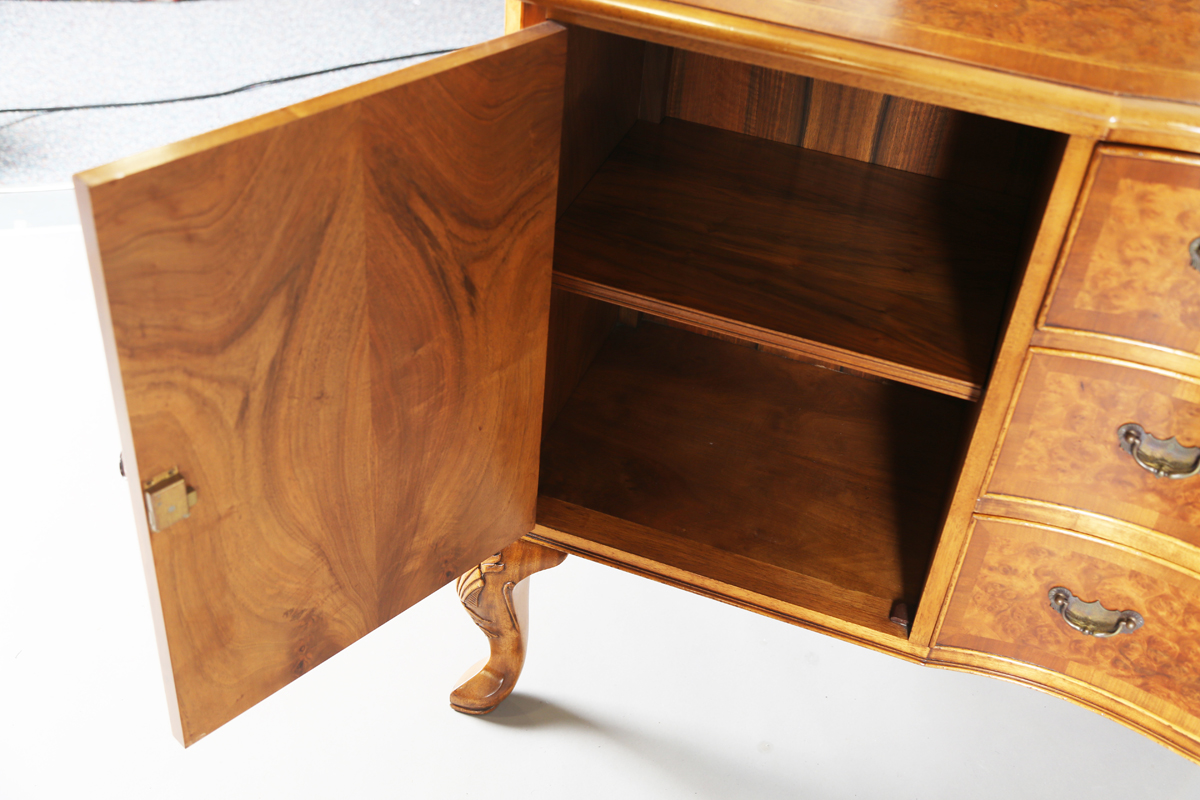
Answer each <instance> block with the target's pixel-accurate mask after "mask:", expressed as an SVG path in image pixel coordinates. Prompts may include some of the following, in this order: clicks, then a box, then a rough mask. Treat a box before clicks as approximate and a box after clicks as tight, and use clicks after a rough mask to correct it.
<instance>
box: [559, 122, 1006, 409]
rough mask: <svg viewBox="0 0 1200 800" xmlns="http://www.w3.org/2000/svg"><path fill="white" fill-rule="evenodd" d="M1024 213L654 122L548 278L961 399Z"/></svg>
mask: <svg viewBox="0 0 1200 800" xmlns="http://www.w3.org/2000/svg"><path fill="white" fill-rule="evenodd" d="M1024 210H1025V209H1024V204H1023V203H1021V202H1018V201H1016V200H1014V199H1012V198H1008V197H1004V196H1001V195H992V194H985V193H981V192H978V191H975V190H967V189H963V188H956V187H954V186H951V185H947V184H946V183H944V182H941V181H936V180H934V179H930V178H925V177H922V176H917V175H911V174H908V173H902V172H898V171H896V170H890V169H885V168H881V167H875V166H872V165H866V164H861V163H858V162H855V161H851V160H848V159H841V158H836V157H833V156H828V155H825V154H823V153H814V152H811V151H807V150H803V149H800V148H795V147H790V146H787V145H782V144H778V143H774V142H768V141H765V140H762V139H756V138H752V137H748V136H742V135H739V134H733V133H728V132H725V131H721V130H717V129H714V128H709V127H705V126H699V125H694V124H691V123H686V122H682V121H680V120H675V119H667V120H665V121H664V122H663V123H661V124H660V125H651V124H649V123H645V122H638V123H637V124H635V126H634V128H633V130H632V131H631V132H630V135H629V136H627V137H626V139H625V140H624V141H623V142H622V143H621V145H620V147H618V149H617V150H616V151H614V153H613V155H612V157H611V158H610V159H609V160H608V162H607V163H606V164H605V166H604V168H603V169H602V170H601V171H600V172H599V173H598V174H597V175H596V177H595V178H594V179H593V180H592V182H591V183H590V184H589V185H588V188H587V190H586V191H585V192H584V193H583V194H581V195H580V197H579V198H578V199H577V200H576V202H575V203H574V204H573V205H572V206H571V208H570V209H568V211H567V213H566V214H564V215H563V216H562V217H561V219H560V221H559V226H558V229H557V232H556V235H557V239H556V243H555V281H556V283H557V284H558V285H560V286H562V287H563V288H566V289H570V290H571V291H575V292H579V293H586V294H592V295H593V296H596V297H599V298H601V299H605V300H609V301H611V302H617V303H620V304H622V305H629V306H632V307H635V308H639V309H640V310H644V311H648V312H650V313H652V314H656V315H658V316H663V317H669V318H675V319H678V320H680V321H683V322H688V323H690V324H694V325H699V326H701V327H706V328H709V329H712V330H717V331H724V332H727V333H730V334H733V335H736V336H739V337H741V338H743V339H747V340H750V341H755V342H759V343H762V344H767V345H771V346H776V347H782V348H789V349H791V350H793V351H794V352H797V353H801V354H805V355H808V356H812V357H814V358H816V359H817V360H821V361H827V362H831V363H835V364H843V365H845V366H848V367H851V368H853V369H859V370H863V371H865V372H870V373H872V374H876V375H880V376H883V377H887V378H892V379H895V380H900V381H904V382H906V383H911V384H913V385H917V386H922V387H925V388H929V389H933V390H934V391H939V392H945V393H947V394H951V395H954V396H957V397H966V398H970V397H977V396H978V394H979V390H980V387H981V385H982V384H983V381H984V378H985V377H986V375H987V371H988V367H989V365H990V363H991V357H992V352H993V348H994V347H995V341H996V336H997V333H998V330H999V326H1000V321H1001V320H1000V318H1001V315H1002V313H1003V311H1004V307H1005V300H1006V298H1007V293H1008V289H1009V284H1010V282H1011V276H1012V271H1013V269H1014V267H1015V265H1016V260H1017V255H1018V252H1019V247H1020V241H1021V235H1022V224H1023V221H1024V220H1023V216H1024Z"/></svg>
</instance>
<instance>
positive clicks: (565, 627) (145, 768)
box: [0, 192, 1200, 800]
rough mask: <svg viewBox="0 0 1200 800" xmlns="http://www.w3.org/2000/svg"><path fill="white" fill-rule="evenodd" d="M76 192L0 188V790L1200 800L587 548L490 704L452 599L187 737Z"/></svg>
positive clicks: (1159, 774) (550, 590) (1065, 709)
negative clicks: (456, 698) (147, 562)
mask: <svg viewBox="0 0 1200 800" xmlns="http://www.w3.org/2000/svg"><path fill="white" fill-rule="evenodd" d="M73 203H74V200H73V197H72V196H71V194H70V193H68V192H54V193H22V194H13V193H7V194H0V341H2V342H3V343H4V344H3V345H2V346H0V347H2V348H3V363H4V364H5V367H6V372H5V384H4V385H5V387H6V388H5V391H4V392H3V394H2V395H0V415H2V416H0V424H2V426H3V427H2V428H0V430H3V431H4V438H3V442H4V454H5V457H4V458H3V459H0V531H2V532H3V533H2V536H3V543H4V557H3V558H0V631H3V636H2V637H0V718H3V719H4V725H2V726H0V752H3V753H4V760H3V761H4V769H3V770H0V796H3V797H5V798H27V797H28V798H33V797H84V796H86V797H92V798H105V797H120V798H122V799H123V800H128V798H161V797H171V798H179V799H180V800H185V799H186V798H193V797H195V798H202V797H203V798H208V797H214V796H225V797H233V798H242V797H247V798H249V797H283V796H287V797H292V798H329V797H353V798H373V797H412V798H471V797H488V796H493V795H494V794H495V793H496V791H497V790H498V789H499V790H500V791H501V792H503V793H505V794H508V793H511V792H512V791H514V788H513V787H520V788H519V791H520V792H521V795H522V796H523V797H526V798H540V797H545V798H555V800H559V798H562V797H572V798H604V799H605V800H608V799H609V798H613V797H628V798H654V799H655V800H673V799H674V798H697V797H699V798H714V799H719V800H724V798H781V799H782V798H797V797H803V798H814V799H819V800H820V799H824V798H839V799H840V798H854V797H858V798H896V799H898V798H916V797H920V798H925V799H926V800H928V799H929V798H934V799H937V798H947V800H949V799H950V798H954V799H955V800H958V798H972V800H988V799H989V798H996V799H997V800H1011V798H1023V800H1024V799H1030V798H1073V797H1088V798H1089V800H1107V799H1108V798H1112V800H1118V799H1119V800H1127V799H1128V798H1131V797H1156V798H1162V799H1163V800H1167V799H1168V798H1194V797H1197V796H1200V768H1198V767H1196V766H1195V765H1194V764H1192V763H1191V762H1189V761H1186V760H1185V759H1183V758H1181V757H1179V756H1176V755H1174V754H1173V753H1171V752H1169V751H1167V750H1166V749H1164V748H1162V747H1160V746H1158V745H1156V744H1154V743H1153V742H1151V741H1149V740H1148V739H1145V738H1143V737H1142V736H1140V735H1138V734H1136V733H1134V732H1133V731H1131V730H1127V729H1125V728H1123V727H1121V726H1120V725H1117V724H1116V723H1113V722H1110V721H1108V720H1106V719H1104V718H1102V717H1100V716H1098V715H1096V714H1094V713H1092V712H1090V711H1087V710H1084V709H1082V708H1078V707H1076V706H1073V705H1071V704H1070V703H1068V702H1066V701H1063V700H1058V699H1056V698H1052V697H1049V696H1046V695H1043V694H1041V693H1039V692H1035V691H1032V690H1030V689H1027V688H1024V687H1021V686H1016V685H1013V684H1009V683H1006V682H1003V681H998V680H993V679H989V678H984V677H979V676H972V675H963V674H958V673H950V672H944V671H941V670H934V669H927V668H921V667H918V666H914V665H911V664H908V663H905V662H902V661H899V660H897V659H893V658H890V657H888V656H884V655H880V654H878V653H874V652H872V651H869V650H866V649H863V648H859V647H855V646H853V645H848V644H844V643H842V642H839V641H836V640H834V639H831V638H828V637H824V636H820V635H818V634H814V633H810V632H808V631H805V630H802V629H799V628H795V627H791V626H788V625H785V624H782V623H779V622H776V621H774V620H771V619H767V618H765V617H759V616H756V615H754V614H751V613H748V612H745V611H742V610H739V609H736V608H732V607H729V606H725V605H722V604H720V603H718V602H715V601H712V600H708V599H705V598H702V597H698V596H695V595H691V594H688V593H686V592H682V591H679V590H677V589H673V588H670V587H667V586H662V585H659V584H656V583H653V582H651V581H648V580H644V579H641V578H637V577H634V576H631V575H627V574H623V573H620V572H618V571H616V570H613V569H609V568H607V567H602V566H599V565H596V564H592V563H589V562H586V561H583V560H581V559H578V558H569V559H568V560H567V562H566V563H565V564H564V565H563V566H561V567H558V568H556V569H554V570H550V571H549V572H547V573H544V574H542V575H538V576H537V577H535V578H533V579H532V587H531V589H532V591H531V616H532V626H531V627H532V635H533V639H532V650H531V653H530V658H529V661H528V664H527V666H526V669H525V674H524V676H523V677H522V679H521V683H520V685H519V686H518V688H517V692H516V694H514V695H513V696H512V697H511V698H510V699H509V700H508V701H507V702H506V703H505V704H504V705H503V706H501V708H500V709H499V710H498V711H496V712H495V713H493V714H492V715H491V716H489V717H482V718H475V717H466V716H462V715H459V714H455V713H454V712H452V711H451V710H450V708H449V706H448V701H447V698H448V695H449V691H450V689H451V688H452V686H453V684H454V681H455V678H457V677H458V675H459V674H460V673H461V672H462V671H463V670H464V669H466V668H467V667H468V666H469V665H470V664H472V663H473V662H474V661H476V660H477V659H479V658H481V657H483V655H484V654H485V652H486V642H485V640H484V638H483V637H482V636H481V635H480V634H479V632H478V631H477V629H476V628H475V626H474V625H473V624H471V622H470V620H469V619H468V618H467V616H466V614H465V613H464V612H463V611H462V609H461V607H460V605H459V603H458V600H457V597H456V596H455V594H454V591H453V587H447V588H446V589H444V590H442V591H439V592H437V593H436V594H434V595H433V596H431V597H430V598H428V599H427V600H425V601H423V602H421V603H420V604H418V605H417V606H416V607H414V608H413V609H412V610H411V611H410V612H407V613H405V614H404V615H403V616H401V617H399V618H397V619H396V620H393V621H392V622H390V623H388V624H387V625H385V626H384V627H383V628H381V629H379V630H378V631H376V632H375V633H372V634H370V635H369V636H367V637H366V638H365V639H364V640H362V641H361V642H360V643H358V644H356V645H355V646H354V647H351V648H349V649H348V650H347V651H345V652H344V653H341V654H339V655H337V656H335V657H334V658H332V659H331V660H330V661H328V662H326V663H325V664H322V665H321V666H320V667H319V668H317V669H315V670H314V671H313V672H312V673H311V674H310V675H308V676H306V677H305V680H303V681H299V682H297V683H295V684H292V685H291V686H288V687H287V688H285V689H284V690H283V691H281V692H279V693H278V694H277V695H275V696H273V697H271V698H269V699H268V700H266V701H264V702H263V703H261V704H260V705H258V706H256V707H255V708H253V709H251V710H250V711H247V712H246V713H245V714H243V715H241V716H240V717H238V718H237V719H235V720H234V721H233V722H231V723H229V724H228V725H226V726H224V727H223V728H221V729H220V730H219V731H217V732H216V733H214V734H213V735H212V736H210V737H208V738H207V739H204V740H202V741H200V742H199V743H197V744H196V745H194V746H193V747H192V748H190V749H188V750H186V751H185V750H184V749H183V748H182V747H180V746H179V744H178V743H177V742H175V740H174V739H172V738H171V735H170V733H169V728H168V723H167V711H166V705H165V702H164V697H163V691H162V688H161V687H162V681H161V677H160V674H159V666H158V656H157V653H156V649H155V643H154V635H153V630H152V627H151V623H150V615H149V604H148V601H147V596H146V590H145V582H144V579H143V573H142V567H141V558H140V554H139V552H138V548H137V543H136V537H135V533H134V525H133V520H132V518H131V510H130V507H129V501H128V492H127V489H126V486H125V482H124V480H123V479H122V478H121V477H120V475H119V474H118V471H117V454H118V451H119V445H118V439H117V431H116V425H115V423H114V422H113V420H114V418H115V417H114V413H113V408H112V400H111V395H110V393H109V389H108V382H107V375H106V374H105V370H104V358H103V353H102V350H101V344H100V337H99V332H98V327H97V321H96V317H95V310H94V308H95V307H94V304H93V301H92V298H91V288H90V286H89V279H88V271H87V265H86V259H85V256H84V252H83V242H82V237H81V235H80V231H79V228H78V225H77V224H74V223H72V222H71V220H72V215H73ZM18 223H21V224H18ZM1079 753H1088V754H1089V757H1088V759H1087V760H1086V764H1087V765H1100V766H1099V767H1098V768H1097V769H1095V770H1091V769H1087V768H1082V769H1081V768H1080V767H1079V762H1078V754H1079ZM1114 764H1117V765H1122V767H1121V768H1113V767H1111V766H1106V765H1114ZM1068 765H1070V766H1069V768H1068ZM500 787H505V788H500Z"/></svg>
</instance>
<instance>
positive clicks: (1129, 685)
mask: <svg viewBox="0 0 1200 800" xmlns="http://www.w3.org/2000/svg"><path fill="white" fill-rule="evenodd" d="M1055 586H1065V587H1067V588H1068V589H1070V590H1071V592H1073V593H1074V594H1075V595H1077V596H1079V597H1081V598H1083V599H1085V600H1086V601H1089V602H1090V601H1093V600H1100V601H1101V602H1102V603H1103V604H1104V606H1105V607H1106V608H1113V609H1122V610H1124V609H1132V610H1135V611H1138V612H1139V613H1140V614H1142V616H1143V617H1144V618H1145V625H1144V626H1143V627H1142V628H1141V629H1139V630H1138V631H1135V632H1134V633H1132V634H1121V635H1118V636H1114V637H1112V638H1107V639H1097V638H1095V637H1090V636H1084V635H1082V634H1080V633H1079V632H1077V631H1075V630H1073V629H1072V628H1071V627H1069V626H1068V625H1067V624H1066V623H1065V622H1064V621H1063V620H1062V618H1061V617H1060V616H1059V615H1058V613H1057V612H1055V611H1054V610H1053V609H1052V608H1051V607H1050V605H1049V602H1048V601H1047V595H1048V593H1049V591H1050V589H1051V588H1053V587H1055ZM958 587H959V588H957V589H956V590H955V593H954V597H953V599H952V600H951V603H950V611H949V613H948V614H947V617H946V622H945V624H944V625H943V627H942V631H941V634H940V635H939V637H938V645H940V646H951V647H960V648H966V649H971V650H976V651H979V652H983V653H990V654H995V655H999V656H1003V657H1007V658H1012V659H1016V660H1018V661H1023V662H1027V663H1030V664H1036V665H1038V666H1041V667H1044V668H1046V669H1049V670H1052V671H1054V672H1058V673H1062V674H1064V675H1067V676H1070V677H1073V678H1075V679H1077V680H1080V681H1083V682H1085V683H1088V684H1090V685H1093V686H1095V687H1097V688H1099V689H1101V690H1104V691H1107V692H1109V693H1111V694H1113V695H1115V696H1117V697H1119V698H1122V699H1124V700H1125V701H1127V702H1129V703H1131V704H1132V705H1134V706H1136V707H1138V708H1140V709H1143V710H1144V711H1146V712H1149V714H1151V715H1153V716H1156V717H1159V718H1160V719H1163V720H1165V721H1167V722H1168V723H1170V724H1172V725H1175V726H1177V727H1179V728H1181V729H1183V730H1186V731H1188V732H1189V733H1190V734H1191V735H1192V736H1196V735H1200V672H1197V669H1196V665H1197V664H1198V663H1200V600H1198V599H1197V598H1200V576H1196V575H1195V574H1193V573H1187V572H1184V571H1181V570H1179V569H1176V568H1174V567H1171V566H1168V565H1166V564H1163V563H1161V562H1158V561H1155V560H1152V559H1150V558H1147V557H1143V556H1140V555H1138V554H1136V553H1134V552H1132V551H1128V550H1123V549H1119V548H1117V547H1115V546H1112V545H1107V544H1104V543H1102V542H1099V541H1096V540H1094V539H1090V538H1087V537H1083V536H1079V535H1077V534H1071V533H1069V532H1067V531H1061V530H1056V529H1053V528H1047V527H1042V526H1033V525H1023V524H1016V523H1011V522H1007V521H1003V520H997V519H979V520H978V521H977V522H976V524H975V527H974V530H973V531H972V535H971V544H970V548H969V550H968V552H967V557H966V560H965V562H964V564H963V569H962V573H961V576H960V578H959V583H958Z"/></svg>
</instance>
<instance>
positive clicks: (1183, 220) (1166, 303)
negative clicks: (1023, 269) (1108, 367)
mask: <svg viewBox="0 0 1200 800" xmlns="http://www.w3.org/2000/svg"><path fill="white" fill-rule="evenodd" d="M1080 204H1081V212H1080V217H1079V220H1078V222H1077V225H1076V226H1075V228H1074V230H1073V232H1072V233H1073V235H1072V237H1071V241H1070V244H1069V247H1068V249H1067V251H1066V255H1065V257H1064V259H1063V263H1062V265H1061V267H1060V270H1061V272H1060V275H1059V277H1058V279H1057V282H1056V288H1055V290H1054V293H1053V295H1052V296H1051V298H1050V303H1049V307H1048V309H1047V312H1046V314H1045V318H1044V324H1045V326H1048V327H1051V328H1064V329H1071V330H1075V331H1079V332H1082V333H1097V334H1101V335H1102V336H1108V337H1117V338H1120V339H1125V340H1132V341H1137V342H1145V343H1148V344H1151V345H1154V346H1157V347H1161V348H1169V349H1171V350H1176V351H1179V352H1181V353H1186V354H1188V355H1190V356H1200V270H1198V269H1196V268H1195V267H1194V266H1193V265H1192V259H1191V255H1190V253H1189V251H1188V245H1189V243H1190V242H1191V241H1192V240H1194V239H1196V238H1197V237H1200V158H1197V157H1196V156H1187V155H1183V154H1180V153H1169V152H1163V151H1153V150H1150V151H1148V150H1143V149H1139V148H1131V147H1112V146H1108V147H1103V148H1100V149H1099V150H1098V152H1097V154H1096V159H1095V162H1094V164H1093V166H1092V174H1091V176H1090V181H1089V184H1088V187H1087V191H1086V193H1085V194H1084V196H1083V197H1082V198H1081V200H1080ZM1191 369H1192V370H1193V371H1194V370H1198V369H1200V361H1196V362H1195V363H1193V364H1192V365H1191Z"/></svg>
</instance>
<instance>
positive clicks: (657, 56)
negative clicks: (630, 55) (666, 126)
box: [638, 42, 674, 124]
mask: <svg viewBox="0 0 1200 800" xmlns="http://www.w3.org/2000/svg"><path fill="white" fill-rule="evenodd" d="M643 47H644V48H645V56H644V58H643V59H642V99H641V102H640V104H639V107H638V119H644V120H646V121H647V122H653V123H656V124H657V123H659V122H662V119H663V116H664V115H665V114H666V111H667V92H668V91H669V89H670V84H671V59H672V56H673V54H674V50H673V49H672V48H670V47H664V46H663V45H661V44H654V43H652V42H646V43H645V45H643Z"/></svg>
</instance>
